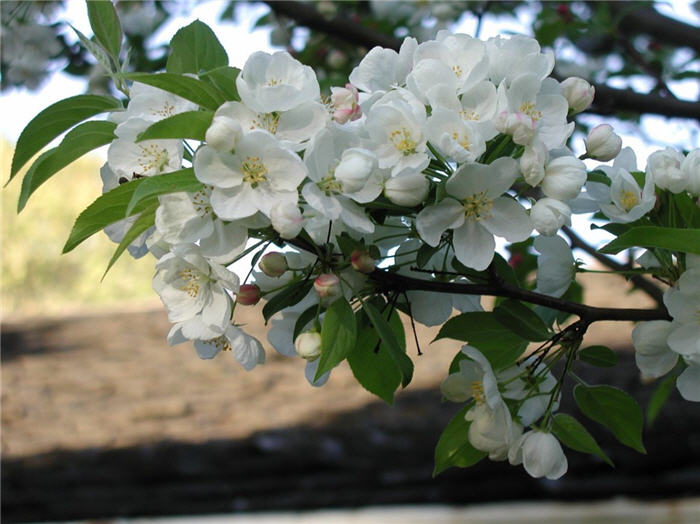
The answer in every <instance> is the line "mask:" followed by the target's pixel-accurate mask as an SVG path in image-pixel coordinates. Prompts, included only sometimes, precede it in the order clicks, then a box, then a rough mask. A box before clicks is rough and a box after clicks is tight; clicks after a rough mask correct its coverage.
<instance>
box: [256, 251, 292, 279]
mask: <svg viewBox="0 0 700 524" xmlns="http://www.w3.org/2000/svg"><path fill="white" fill-rule="evenodd" d="M258 267H259V268H260V271H262V272H263V273H265V274H266V275H267V276H268V277H275V278H276V277H280V276H282V275H284V273H285V272H286V271H287V270H288V269H289V264H287V259H286V257H285V256H284V255H283V254H282V253H278V252H276V251H275V252H272V253H267V254H266V255H263V257H262V258H261V259H260V263H259V264H258Z"/></svg>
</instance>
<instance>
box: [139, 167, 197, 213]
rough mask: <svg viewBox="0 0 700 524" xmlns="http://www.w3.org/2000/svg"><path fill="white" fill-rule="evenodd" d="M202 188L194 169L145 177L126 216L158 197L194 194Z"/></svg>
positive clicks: (189, 168)
mask: <svg viewBox="0 0 700 524" xmlns="http://www.w3.org/2000/svg"><path fill="white" fill-rule="evenodd" d="M201 188H202V183H201V182H200V181H199V180H197V178H196V177H195V176H194V168H191V167H186V168H185V169H180V170H178V171H173V172H172V173H164V174H162V175H158V176H151V177H145V178H143V179H142V182H141V183H140V184H139V185H138V187H136V189H135V191H134V194H133V195H132V196H131V200H129V205H128V206H127V207H126V215H127V216H129V215H131V214H132V212H133V210H134V209H136V207H137V206H138V205H139V204H141V203H142V202H144V201H146V200H148V201H153V200H154V198H156V197H158V195H166V194H168V193H178V192H182V191H184V192H186V193H194V192H196V191H199V190H200V189H201Z"/></svg>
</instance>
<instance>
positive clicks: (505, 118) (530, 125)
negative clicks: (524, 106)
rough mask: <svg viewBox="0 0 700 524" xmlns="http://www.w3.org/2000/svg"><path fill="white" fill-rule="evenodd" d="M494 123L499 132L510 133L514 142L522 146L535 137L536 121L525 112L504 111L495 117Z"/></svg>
mask: <svg viewBox="0 0 700 524" xmlns="http://www.w3.org/2000/svg"><path fill="white" fill-rule="evenodd" d="M494 125H495V126H496V129H497V130H498V131H499V132H501V133H503V134H504V135H510V136H511V137H512V138H513V142H515V143H516V144H518V145H521V146H526V145H529V144H530V143H531V142H532V139H533V138H534V137H535V121H534V120H533V119H532V117H531V116H530V115H527V114H525V113H521V112H517V113H508V112H507V111H503V112H501V113H500V114H499V115H497V116H496V118H495V119H494Z"/></svg>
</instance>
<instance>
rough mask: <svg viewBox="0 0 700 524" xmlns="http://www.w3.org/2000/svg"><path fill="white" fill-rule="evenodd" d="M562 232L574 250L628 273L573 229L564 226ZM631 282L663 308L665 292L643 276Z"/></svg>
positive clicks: (625, 268)
mask: <svg viewBox="0 0 700 524" xmlns="http://www.w3.org/2000/svg"><path fill="white" fill-rule="evenodd" d="M562 231H563V232H564V234H565V235H566V236H567V237H569V240H570V241H571V247H572V248H577V249H580V250H581V251H585V252H586V253H588V254H589V255H591V256H592V257H593V258H595V259H596V260H597V261H598V262H600V263H601V264H603V265H604V266H605V267H607V268H609V269H612V270H613V271H626V270H628V269H629V267H627V266H626V265H624V264H620V263H619V262H618V261H617V260H615V259H613V258H610V257H608V256H606V255H604V254H602V253H599V252H598V251H596V249H595V248H594V247H593V246H591V245H589V244H588V243H586V241H585V240H583V239H582V238H581V237H580V236H578V235H577V234H576V233H574V232H573V231H572V230H571V228H568V227H566V226H564V227H563V228H562ZM630 281H631V282H632V284H634V286H635V287H637V288H639V289H640V290H642V291H643V292H644V293H646V294H647V295H649V296H650V297H651V298H652V299H654V301H655V302H656V303H657V304H658V305H659V307H661V305H662V304H663V303H664V302H663V299H664V292H663V290H662V289H661V288H659V287H658V286H656V285H655V284H654V283H653V282H650V281H649V280H647V279H646V278H644V277H643V276H642V275H633V276H632V277H631V278H630Z"/></svg>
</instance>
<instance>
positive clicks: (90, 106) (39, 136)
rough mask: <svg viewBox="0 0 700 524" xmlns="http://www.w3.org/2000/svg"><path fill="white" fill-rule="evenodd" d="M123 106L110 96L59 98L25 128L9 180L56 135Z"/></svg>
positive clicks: (17, 147) (16, 148)
mask: <svg viewBox="0 0 700 524" xmlns="http://www.w3.org/2000/svg"><path fill="white" fill-rule="evenodd" d="M119 109H122V105H121V103H120V102H119V101H118V100H117V99H116V98H112V97H111V96H99V95H78V96H72V97H70V98H66V99H64V100H60V101H58V102H56V103H55V104H52V105H50V106H49V107H47V108H46V109H44V110H43V111H42V112H41V113H39V114H38V115H36V116H35V117H34V118H33V119H32V120H31V121H30V122H29V123H28V124H27V125H26V126H25V128H24V129H23V130H22V133H21V134H20V135H19V139H18V140H17V145H16V146H15V154H14V156H13V157H12V168H11V169H10V180H11V179H12V178H13V177H14V176H15V175H16V174H17V172H18V171H19V170H20V169H22V166H24V164H26V163H27V161H28V160H29V159H30V158H31V157H33V156H34V155H35V154H36V153H38V152H39V151H40V150H41V148H42V147H44V146H46V145H47V144H48V143H49V142H51V141H52V140H53V139H54V138H56V137H58V136H59V135H61V134H62V133H64V132H65V131H67V130H68V129H70V128H71V127H73V126H75V125H77V124H79V123H80V122H82V121H83V120H86V119H88V118H90V117H92V116H95V115H99V114H100V113H105V112H107V111H117V110H119Z"/></svg>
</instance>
